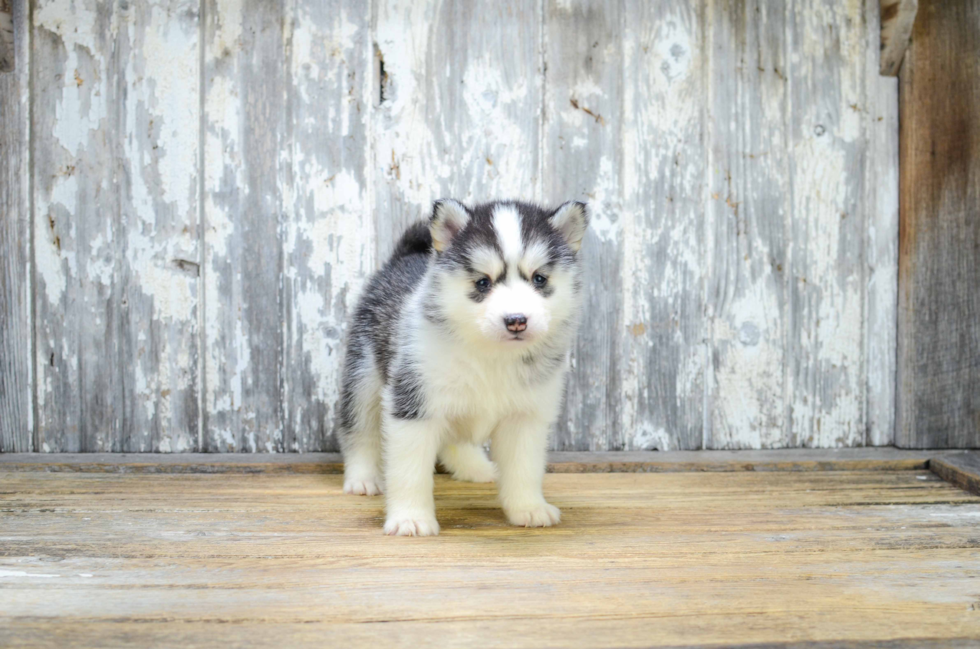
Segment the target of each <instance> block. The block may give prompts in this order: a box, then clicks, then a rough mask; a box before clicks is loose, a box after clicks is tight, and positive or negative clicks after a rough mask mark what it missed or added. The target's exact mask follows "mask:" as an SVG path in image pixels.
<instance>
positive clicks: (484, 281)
mask: <svg viewBox="0 0 980 649" xmlns="http://www.w3.org/2000/svg"><path fill="white" fill-rule="evenodd" d="M476 288H477V290H478V291H489V290H490V279H489V278H487V277H481V278H480V279H478V280H476Z"/></svg>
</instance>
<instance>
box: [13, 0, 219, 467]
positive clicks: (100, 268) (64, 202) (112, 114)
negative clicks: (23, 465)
mask: <svg viewBox="0 0 980 649" xmlns="http://www.w3.org/2000/svg"><path fill="white" fill-rule="evenodd" d="M32 15H33V30H34V31H33V40H34V47H33V60H34V62H35V65H32V71H31V75H32V84H33V87H34V88H35V89H36V92H35V93H34V96H33V97H32V102H33V115H34V122H33V134H34V142H33V150H34V160H33V174H34V224H33V227H34V241H35V263H36V274H37V290H36V295H35V300H34V305H35V309H36V312H37V323H38V324H37V333H36V337H37V351H36V354H35V358H36V363H37V367H38V377H37V382H38V385H37V394H38V412H39V421H38V448H39V450H43V451H79V450H84V451H110V450H112V451H124V450H128V451H180V450H188V449H192V448H195V446H196V438H197V427H198V411H199V405H198V402H199V391H198V383H197V363H198V358H197V357H198V334H197V331H198V329H197V320H198V313H197V304H198V292H199V290H200V287H199V286H198V277H197V260H198V247H197V239H198V231H197V173H196V170H197V159H198V155H197V151H198V149H197V145H198V134H197V131H196V129H194V128H193V125H194V124H196V123H197V120H198V110H197V107H198V102H197V97H198V92H197V89H198V81H199V77H198V66H197V62H198V38H197V36H198V6H197V4H196V3H191V2H189V1H188V0H160V1H159V2H148V3H139V4H134V5H128V4H123V5H117V4H112V3H106V2H85V3H74V2H67V1H62V0H52V1H50V2H46V1H41V2H38V3H37V4H36V5H35V6H34V10H33V14H32ZM189 126H190V127H191V128H188V127H189Z"/></svg>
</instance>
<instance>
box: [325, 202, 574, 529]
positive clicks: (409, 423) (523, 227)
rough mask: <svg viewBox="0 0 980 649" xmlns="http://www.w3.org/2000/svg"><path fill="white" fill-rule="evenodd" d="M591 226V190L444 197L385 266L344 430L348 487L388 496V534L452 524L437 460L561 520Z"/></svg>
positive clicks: (357, 359) (345, 392)
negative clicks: (547, 196) (556, 478)
mask: <svg viewBox="0 0 980 649" xmlns="http://www.w3.org/2000/svg"><path fill="white" fill-rule="evenodd" d="M587 225H588V212H587V210H586V206H585V205H584V204H583V203H578V202H568V203H565V204H564V205H562V206H561V207H559V208H558V209H556V210H544V209H542V208H540V207H537V206H534V205H529V204H527V203H520V202H496V203H487V204H485V205H478V206H476V207H473V208H469V207H466V206H465V205H463V204H462V203H460V202H458V201H455V200H441V201H437V202H436V203H435V205H434V206H433V208H432V216H431V218H430V220H429V222H428V223H422V222H420V223H416V224H415V225H413V226H411V227H410V228H409V229H408V231H407V232H405V234H404V235H403V236H402V238H401V240H400V241H399V242H398V244H397V245H396V247H395V251H394V253H393V254H392V257H391V259H390V260H389V261H388V263H387V264H385V266H384V267H383V268H382V269H381V270H380V271H378V272H377V273H376V274H375V275H374V277H372V279H371V281H370V283H369V284H368V287H367V290H366V291H365V293H364V295H363V296H362V297H361V300H360V302H359V304H358V306H357V309H356V310H355V312H354V316H353V319H352V322H351V326H350V334H349V339H348V344H347V357H346V360H345V363H344V377H343V387H342V390H341V413H340V425H341V435H340V441H341V446H342V449H343V452H344V491H345V492H347V493H351V494H365V495H376V494H380V493H382V492H384V493H385V494H386V510H387V520H386V522H385V526H384V530H385V533H386V534H391V535H399V536H429V535H434V534H438V533H439V524H438V523H437V522H436V516H435V504H434V502H433V497H432V485H433V482H432V473H433V469H434V466H435V463H436V460H437V459H438V461H439V462H440V463H441V464H442V465H443V466H444V467H445V468H446V469H447V470H448V471H449V472H451V473H452V475H453V477H454V478H456V479H457V480H468V481H471V482H492V481H494V480H497V481H498V482H499V494H500V503H501V505H502V506H503V510H504V513H505V514H506V515H507V519H508V520H509V521H510V522H511V523H512V524H514V525H521V526H525V527H541V526H546V525H554V524H555V523H558V521H559V520H560V518H561V514H560V512H559V510H558V508H557V507H554V506H552V505H550V504H548V502H546V501H545V499H544V495H543V494H542V492H541V486H542V480H543V479H544V472H545V462H546V457H545V451H546V448H547V443H548V435H549V432H550V429H551V426H552V425H553V424H554V423H555V419H556V418H557V417H558V411H559V408H560V406H561V400H562V392H563V389H564V375H565V371H566V369H567V357H568V349H569V345H570V344H571V341H572V338H573V337H574V335H575V328H576V324H577V319H578V311H579V309H578V294H579V287H580V282H581V280H580V277H579V274H580V268H579V260H578V251H579V248H580V247H581V245H582V239H583V237H584V236H585V230H586V227H587ZM487 440H489V441H490V448H491V455H492V457H493V461H492V462H491V461H490V459H488V458H487V456H486V454H485V453H484V451H483V444H485V443H486V442H487Z"/></svg>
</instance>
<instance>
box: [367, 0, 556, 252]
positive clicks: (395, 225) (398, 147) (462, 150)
mask: <svg viewBox="0 0 980 649" xmlns="http://www.w3.org/2000/svg"><path fill="white" fill-rule="evenodd" d="M376 12H377V18H376V20H375V27H374V29H375V39H376V43H377V51H376V56H377V64H378V74H379V78H378V85H379V88H378V100H379V106H378V108H377V110H376V111H375V116H374V121H373V124H374V129H373V130H374V141H375V152H374V155H375V163H374V182H375V193H376V196H377V198H376V206H375V208H376V213H377V219H378V222H377V251H378V260H379V261H382V260H383V259H384V258H385V257H386V256H387V254H388V253H389V252H390V251H391V249H392V247H393V246H394V242H395V240H397V238H398V237H399V236H400V234H401V232H402V230H403V229H404V228H405V226H406V225H408V224H409V223H412V222H414V221H416V220H417V219H419V218H424V217H426V216H427V215H428V213H429V210H430V208H431V204H432V201H433V200H435V199H438V198H445V197H454V198H458V199H460V200H462V201H464V202H470V203H472V202H483V201H487V200H492V199H495V198H523V199H526V200H535V199H537V198H539V195H540V180H539V171H540V170H539V155H540V153H539V150H540V140H539V137H540V134H539V127H540V111H541V60H540V59H541V56H540V50H539V39H540V25H541V21H540V8H539V4H538V2H535V1H534V0H508V1H506V2H498V3H494V4H493V5H492V6H486V7H478V6H475V5H472V3H466V2H437V1H435V0H427V1H424V2H412V3H399V2H393V1H392V2H389V1H381V2H379V3H378V6H377V8H376Z"/></svg>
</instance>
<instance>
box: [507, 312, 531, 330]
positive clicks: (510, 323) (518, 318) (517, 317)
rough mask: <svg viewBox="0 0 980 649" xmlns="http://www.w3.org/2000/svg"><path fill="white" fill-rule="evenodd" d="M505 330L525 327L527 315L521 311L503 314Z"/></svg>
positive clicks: (523, 328)
mask: <svg viewBox="0 0 980 649" xmlns="http://www.w3.org/2000/svg"><path fill="white" fill-rule="evenodd" d="M504 324H505V325H507V331H524V330H525V329H527V316H525V315H524V314H523V313H511V314H510V315H505V316H504Z"/></svg>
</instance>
